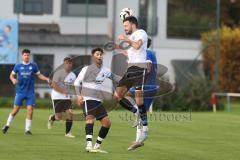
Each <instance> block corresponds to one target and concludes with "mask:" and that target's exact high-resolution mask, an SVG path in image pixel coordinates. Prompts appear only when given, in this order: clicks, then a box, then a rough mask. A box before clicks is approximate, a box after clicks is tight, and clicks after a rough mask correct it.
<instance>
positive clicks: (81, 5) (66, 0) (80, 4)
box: [62, 0, 107, 17]
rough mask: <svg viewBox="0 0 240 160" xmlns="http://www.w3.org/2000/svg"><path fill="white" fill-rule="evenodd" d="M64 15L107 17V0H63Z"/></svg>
mask: <svg viewBox="0 0 240 160" xmlns="http://www.w3.org/2000/svg"><path fill="white" fill-rule="evenodd" d="M62 15H63V16H80V17H85V16H89V17H107V0H62Z"/></svg>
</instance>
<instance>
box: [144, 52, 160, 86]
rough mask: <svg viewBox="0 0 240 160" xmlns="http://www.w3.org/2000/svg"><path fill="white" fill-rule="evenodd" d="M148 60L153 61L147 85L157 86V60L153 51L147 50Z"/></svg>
mask: <svg viewBox="0 0 240 160" xmlns="http://www.w3.org/2000/svg"><path fill="white" fill-rule="evenodd" d="M147 60H150V61H152V67H151V71H150V73H149V74H148V78H147V80H146V85H155V84H156V78H157V58H156V56H155V54H154V52H153V51H151V50H147Z"/></svg>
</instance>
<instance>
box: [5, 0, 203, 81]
mask: <svg viewBox="0 0 240 160" xmlns="http://www.w3.org/2000/svg"><path fill="white" fill-rule="evenodd" d="M115 2H116V8H115V10H114V0H108V9H107V10H108V16H107V17H106V18H93V17H91V18H89V19H88V34H105V35H106V34H107V35H109V36H110V37H112V36H113V37H115V40H116V37H117V36H118V35H119V34H121V33H123V28H122V23H121V20H120V17H119V13H120V10H121V9H122V8H125V7H129V8H132V9H133V10H134V12H135V15H136V16H138V12H139V10H138V7H139V0H130V1H129V0H115ZM0 4H1V5H0V18H13V17H16V18H19V21H20V23H48V24H51V23H56V24H59V26H60V32H61V33H62V34H85V33H86V18H85V17H63V16H61V0H53V14H52V15H40V16H38V15H34V16H33V15H31V16H29V15H22V14H19V15H16V14H14V13H13V0H0ZM2 4H4V5H2ZM157 8H158V34H157V35H156V36H154V37H152V39H153V50H154V51H156V55H157V59H158V61H159V63H161V64H163V65H165V66H166V67H167V68H168V69H169V71H168V73H167V74H166V75H167V76H168V77H169V79H170V81H171V82H172V83H174V74H173V68H172V66H171V60H176V59H194V58H195V57H197V55H198V54H199V52H200V48H201V43H200V41H198V40H181V39H169V38H167V30H166V28H167V0H160V1H157ZM114 11H115V14H114ZM114 15H115V18H114ZM112 32H114V33H115V34H114V35H111V33H112ZM25 47H26V48H30V49H31V50H32V51H33V54H34V53H41V54H54V55H55V56H54V68H56V67H57V66H58V65H59V63H60V62H62V59H63V58H64V57H65V56H67V55H72V54H85V48H83V47H61V46H20V50H21V49H22V48H25ZM90 50H91V48H89V49H88V53H90ZM111 55H112V54H111V53H110V52H108V53H107V54H106V55H105V57H104V58H105V61H104V65H105V66H107V67H110V65H111V58H112V57H111ZM199 58H201V57H199Z"/></svg>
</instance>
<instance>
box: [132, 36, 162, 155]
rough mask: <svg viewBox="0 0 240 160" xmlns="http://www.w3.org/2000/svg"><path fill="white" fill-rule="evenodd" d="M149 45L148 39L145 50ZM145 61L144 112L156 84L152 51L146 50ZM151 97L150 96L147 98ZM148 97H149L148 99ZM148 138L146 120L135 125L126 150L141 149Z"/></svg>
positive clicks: (154, 60) (150, 101) (154, 57)
mask: <svg viewBox="0 0 240 160" xmlns="http://www.w3.org/2000/svg"><path fill="white" fill-rule="evenodd" d="M150 45H151V39H150V38H148V43H147V48H149V47H150ZM146 56H147V61H148V62H149V63H150V64H149V65H150V70H149V71H150V72H149V73H148V77H147V79H146V82H145V84H144V93H145V94H146V97H144V108H145V110H146V111H148V110H149V108H150V106H151V104H152V103H153V98H154V97H153V96H154V92H155V91H156V90H157V84H156V78H157V58H156V56H155V54H154V52H153V51H151V50H147V55H146ZM134 92H135V88H131V89H130V90H129V92H128V96H132V95H134ZM149 95H151V96H149ZM148 96H149V97H148ZM146 117H147V114H146ZM147 136H148V122H147V119H146V122H144V123H142V122H141V121H140V123H138V125H137V131H136V141H135V142H134V143H133V144H132V145H131V146H130V147H129V148H128V150H129V151H130V150H134V149H136V148H138V147H141V146H143V145H144V143H143V142H144V141H145V140H146V138H147Z"/></svg>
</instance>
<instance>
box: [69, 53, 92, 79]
mask: <svg viewBox="0 0 240 160" xmlns="http://www.w3.org/2000/svg"><path fill="white" fill-rule="evenodd" d="M71 57H72V58H73V72H74V73H75V74H76V75H78V74H79V72H80V71H81V69H82V68H83V67H84V66H86V65H90V64H91V56H90V55H81V56H78V55H71Z"/></svg>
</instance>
